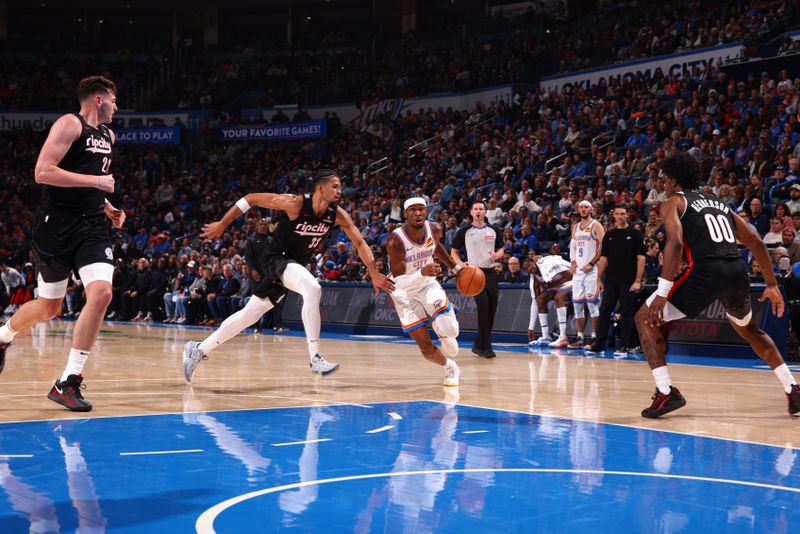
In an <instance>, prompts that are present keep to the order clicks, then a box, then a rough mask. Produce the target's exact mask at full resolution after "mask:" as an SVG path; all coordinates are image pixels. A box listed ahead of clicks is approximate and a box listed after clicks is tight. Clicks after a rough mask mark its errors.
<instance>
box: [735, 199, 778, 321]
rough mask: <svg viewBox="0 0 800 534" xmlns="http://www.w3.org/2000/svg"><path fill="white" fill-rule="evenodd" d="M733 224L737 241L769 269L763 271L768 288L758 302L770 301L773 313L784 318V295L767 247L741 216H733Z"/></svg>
mask: <svg viewBox="0 0 800 534" xmlns="http://www.w3.org/2000/svg"><path fill="white" fill-rule="evenodd" d="M733 222H734V224H735V226H736V227H735V228H734V229H733V231H734V233H735V234H736V239H738V240H739V242H740V243H742V244H743V245H744V246H746V247H747V248H749V249H750V252H752V253H753V255H754V256H755V257H756V259H757V260H758V263H760V264H761V265H766V266H767V268H766V269H764V270H763V271H764V281H765V282H766V284H767V287H766V288H764V292H763V293H761V296H760V297H758V301H759V302H764V300H766V299H769V301H770V303H771V304H772V313H774V314H775V315H777V316H778V317H783V309H784V302H783V295H782V294H781V291H780V289H778V280H777V279H776V278H775V273H774V272H773V271H772V269H771V268H770V267H769V266H770V265H772V260H770V258H769V252H768V251H767V246H766V245H765V244H764V242H763V241H762V240H761V236H759V235H758V234H757V233H756V232H755V231H754V230H753V229H752V228H750V226H748V224H747V223H746V222H744V220H743V219H742V218H741V217H740V216H739V215H737V214H735V213H734V214H733Z"/></svg>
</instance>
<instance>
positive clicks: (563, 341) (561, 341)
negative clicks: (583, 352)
mask: <svg viewBox="0 0 800 534" xmlns="http://www.w3.org/2000/svg"><path fill="white" fill-rule="evenodd" d="M550 346H551V347H568V346H569V338H568V337H566V336H564V337H559V338H558V339H556V340H555V341H554V342H552V343H550Z"/></svg>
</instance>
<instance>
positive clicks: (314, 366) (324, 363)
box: [309, 354, 339, 376]
mask: <svg viewBox="0 0 800 534" xmlns="http://www.w3.org/2000/svg"><path fill="white" fill-rule="evenodd" d="M309 365H310V366H311V372H312V373H313V374H318V375H322V376H325V375H329V374H331V373H332V372H334V371H336V370H337V369H338V368H339V364H338V363H333V362H329V361H328V360H326V359H325V358H323V357H322V354H315V355H314V357H313V358H311V363H309Z"/></svg>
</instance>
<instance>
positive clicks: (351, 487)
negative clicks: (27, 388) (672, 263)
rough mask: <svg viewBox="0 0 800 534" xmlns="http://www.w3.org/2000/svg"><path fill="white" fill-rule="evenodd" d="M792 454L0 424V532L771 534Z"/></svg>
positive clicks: (658, 441)
mask: <svg viewBox="0 0 800 534" xmlns="http://www.w3.org/2000/svg"><path fill="white" fill-rule="evenodd" d="M799 453H800V450H798V449H792V448H780V447H771V446H764V445H756V444H749V443H743V442H737V441H730V440H720V439H714V438H707V437H699V436H692V435H685V434H675V433H669V432H661V431H655V430H647V429H639V428H632V427H624V426H616V425H608V424H599V423H590V422H585V421H574V420H569V419H560V418H551V417H539V416H535V415H529V414H520V413H511V412H504V411H497V410H491V409H485V408H478V407H470V406H463V405H455V406H453V405H448V404H443V403H437V402H408V403H388V404H374V405H368V406H361V405H336V406H325V407H311V408H308V407H299V408H280V409H266V410H247V411H232V412H209V413H186V414H175V415H155V416H137V417H110V418H95V419H84V420H72V421H47V422H26V423H6V424H2V425H0V486H1V487H2V492H0V532H2V533H6V534H7V533H16V532H70V531H76V530H81V531H86V532H102V531H114V532H144V531H147V532H190V531H194V530H195V529H197V530H199V531H200V532H211V531H212V529H213V530H215V531H217V532H231V533H234V532H235V533H240V532H272V531H277V530H296V531H303V532H345V531H347V532H409V533H425V532H587V530H586V529H587V528H590V529H593V530H590V531H589V532H591V531H594V532H648V533H658V532H660V533H679V532H699V531H702V532H704V534H711V533H714V532H761V533H763V532H769V533H781V532H790V531H792V532H793V531H796V527H797V525H800V469H798V467H797V457H798V454H799Z"/></svg>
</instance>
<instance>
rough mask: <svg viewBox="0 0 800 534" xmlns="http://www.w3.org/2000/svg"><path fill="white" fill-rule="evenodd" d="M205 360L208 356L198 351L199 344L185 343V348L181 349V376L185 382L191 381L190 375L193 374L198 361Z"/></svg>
mask: <svg viewBox="0 0 800 534" xmlns="http://www.w3.org/2000/svg"><path fill="white" fill-rule="evenodd" d="M207 359H208V356H206V355H205V354H203V351H201V350H200V343H198V342H197V341H187V342H186V347H185V348H184V349H183V376H184V378H186V381H187V382H191V381H192V374H194V370H195V369H196V368H197V364H198V363H200V360H207Z"/></svg>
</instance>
